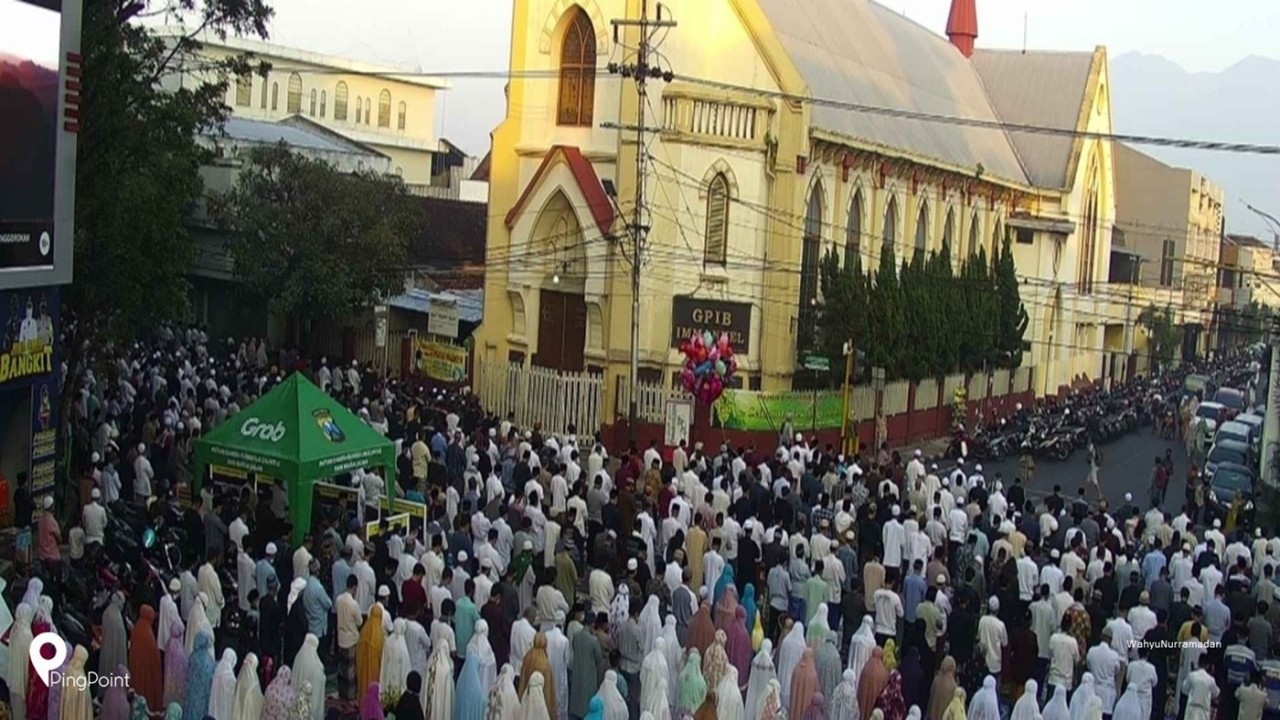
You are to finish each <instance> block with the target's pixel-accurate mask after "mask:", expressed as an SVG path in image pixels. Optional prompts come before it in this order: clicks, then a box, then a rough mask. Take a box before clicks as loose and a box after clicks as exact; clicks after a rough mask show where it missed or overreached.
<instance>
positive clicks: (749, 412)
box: [712, 390, 844, 432]
mask: <svg viewBox="0 0 1280 720" xmlns="http://www.w3.org/2000/svg"><path fill="white" fill-rule="evenodd" d="M843 404H844V403H843V402H842V399H841V397H840V393H839V392H820V393H818V394H817V429H819V430H831V429H837V428H839V427H840V412H841V408H842V406H843ZM788 415H790V416H791V424H792V425H794V426H795V427H796V428H798V429H809V428H811V427H813V426H814V395H813V393H804V392H791V393H776V394H775V393H763V392H756V391H752V390H725V391H724V394H723V395H721V396H720V399H719V400H716V403H715V405H713V406H712V422H713V423H714V424H715V426H716V427H720V428H724V429H725V430H764V431H770V432H776V431H777V430H778V429H779V428H781V427H782V425H783V423H785V422H786V421H787V416H788Z"/></svg>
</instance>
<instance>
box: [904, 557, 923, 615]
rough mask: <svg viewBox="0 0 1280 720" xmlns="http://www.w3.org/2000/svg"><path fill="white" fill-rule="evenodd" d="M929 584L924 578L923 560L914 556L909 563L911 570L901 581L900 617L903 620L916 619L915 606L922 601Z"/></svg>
mask: <svg viewBox="0 0 1280 720" xmlns="http://www.w3.org/2000/svg"><path fill="white" fill-rule="evenodd" d="M928 589H929V584H928V583H927V582H925V579H924V561H923V560H921V559H919V558H916V560H915V562H913V563H911V572H910V574H908V575H907V577H906V579H904V580H903V581H902V619H903V622H906V623H913V622H915V621H916V606H917V605H919V604H920V603H922V602H924V595H925V593H926V592H927V591H928Z"/></svg>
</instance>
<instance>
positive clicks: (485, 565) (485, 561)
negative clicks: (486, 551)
mask: <svg viewBox="0 0 1280 720" xmlns="http://www.w3.org/2000/svg"><path fill="white" fill-rule="evenodd" d="M480 567H482V568H492V567H493V561H492V560H490V559H489V558H485V559H483V560H481V561H480Z"/></svg>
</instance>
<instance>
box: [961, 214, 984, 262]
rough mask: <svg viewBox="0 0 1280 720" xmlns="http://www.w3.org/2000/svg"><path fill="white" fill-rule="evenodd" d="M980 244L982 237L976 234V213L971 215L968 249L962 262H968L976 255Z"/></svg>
mask: <svg viewBox="0 0 1280 720" xmlns="http://www.w3.org/2000/svg"><path fill="white" fill-rule="evenodd" d="M981 243H982V237H981V236H980V235H979V234H978V213H977V212H974V213H973V218H972V219H971V220H969V249H968V251H966V252H965V254H964V260H966V261H967V260H968V259H969V258H971V257H973V256H974V255H977V254H978V247H979V246H980V245H981Z"/></svg>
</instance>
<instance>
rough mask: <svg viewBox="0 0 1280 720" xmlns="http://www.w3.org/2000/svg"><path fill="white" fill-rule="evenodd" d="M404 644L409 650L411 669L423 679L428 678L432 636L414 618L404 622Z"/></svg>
mask: <svg viewBox="0 0 1280 720" xmlns="http://www.w3.org/2000/svg"><path fill="white" fill-rule="evenodd" d="M404 644H405V646H406V647H407V648H409V669H410V670H412V671H413V672H416V673H418V674H419V675H421V676H422V677H426V676H427V659H428V658H429V657H430V654H431V636H430V635H428V634H427V629H426V628H424V627H422V623H420V622H418V621H417V620H415V619H413V618H406V619H405V622H404Z"/></svg>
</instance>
